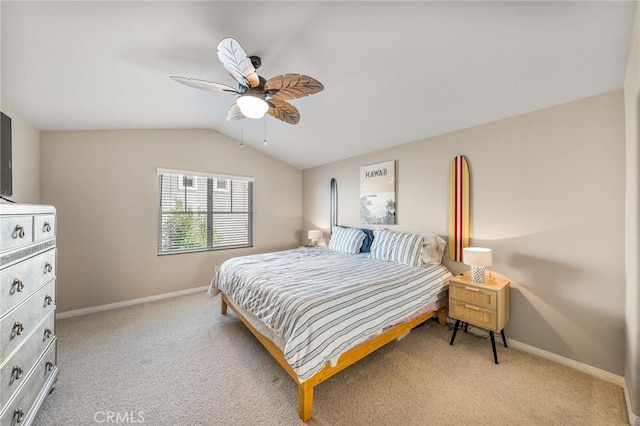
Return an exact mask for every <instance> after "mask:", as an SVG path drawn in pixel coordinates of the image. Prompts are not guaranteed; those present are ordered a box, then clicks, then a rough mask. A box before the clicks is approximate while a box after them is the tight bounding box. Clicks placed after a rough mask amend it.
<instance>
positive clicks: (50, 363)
mask: <svg viewBox="0 0 640 426" xmlns="http://www.w3.org/2000/svg"><path fill="white" fill-rule="evenodd" d="M44 368H46V370H47V371H51V370H53V363H52V362H49V361H47V363H46V364H45V365H44Z"/></svg>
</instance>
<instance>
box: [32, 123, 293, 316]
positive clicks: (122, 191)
mask: <svg viewBox="0 0 640 426" xmlns="http://www.w3.org/2000/svg"><path fill="white" fill-rule="evenodd" d="M158 167H161V168H172V169H180V170H192V171H203V172H212V173H224V174H230V175H240V176H251V177H255V183H254V247H253V248H252V249H236V250H223V251H213V252H205V253H192V254H177V255H168V256H158V255H157V226H158V225H157V222H158V219H157V218H158V181H157V175H156V168H158ZM40 177H41V195H42V198H41V201H42V202H43V203H47V204H53V205H54V206H56V208H57V209H58V263H59V268H58V310H59V311H60V312H65V311H69V310H74V309H79V308H86V307H91V306H97V305H102V304H107V303H113V302H119V301H124V300H129V299H135V298H141V297H146V296H151V295H157V294H162V293H168V292H173V291H179V290H184V289H189V288H194V287H199V286H205V285H208V284H209V282H210V280H211V278H212V276H213V272H214V267H215V265H219V264H220V263H222V262H223V261H224V260H226V259H228V258H230V257H234V256H240V255H244V254H249V253H255V252H264V251H270V250H276V249H284V248H291V247H295V246H297V244H298V241H299V240H300V227H301V205H302V204H301V193H302V172H301V171H300V170H298V169H295V168H293V167H291V166H288V165H286V164H284V163H282V162H280V161H278V160H275V159H273V158H272V157H269V156H267V155H265V154H262V153H260V152H259V151H256V150H253V149H251V148H249V147H239V146H238V144H237V143H236V142H234V141H232V140H230V139H228V138H227V137H225V136H223V135H221V134H219V133H216V132H214V131H210V130H158V131H145V130H139V131H86V132H84V131H77V132H42V143H41V176H40Z"/></svg>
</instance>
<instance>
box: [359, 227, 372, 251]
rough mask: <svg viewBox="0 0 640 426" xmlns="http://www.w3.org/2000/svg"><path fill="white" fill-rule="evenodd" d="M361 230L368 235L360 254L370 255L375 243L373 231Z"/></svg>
mask: <svg viewBox="0 0 640 426" xmlns="http://www.w3.org/2000/svg"><path fill="white" fill-rule="evenodd" d="M360 230H361V231H362V232H364V233H365V234H366V235H367V236H366V237H365V238H364V241H363V242H362V247H360V253H369V252H370V251H371V244H372V243H373V229H367V228H360Z"/></svg>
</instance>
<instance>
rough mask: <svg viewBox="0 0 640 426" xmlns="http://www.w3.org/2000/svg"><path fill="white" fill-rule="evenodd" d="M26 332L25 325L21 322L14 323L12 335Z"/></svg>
mask: <svg viewBox="0 0 640 426" xmlns="http://www.w3.org/2000/svg"><path fill="white" fill-rule="evenodd" d="M23 332H24V326H23V325H22V324H21V323H19V322H17V321H16V322H14V323H13V331H12V332H11V337H15V336H19V335H21V334H22V333H23Z"/></svg>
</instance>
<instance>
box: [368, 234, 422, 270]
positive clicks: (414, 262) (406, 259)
mask: <svg viewBox="0 0 640 426" xmlns="http://www.w3.org/2000/svg"><path fill="white" fill-rule="evenodd" d="M374 234H375V237H374V238H373V243H372V244H371V254H370V255H369V257H370V258H372V259H378V260H385V261H387V262H394V263H401V264H403V265H411V266H422V245H423V244H424V241H423V240H422V235H418V234H407V233H404V232H393V231H385V230H375V231H374Z"/></svg>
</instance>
